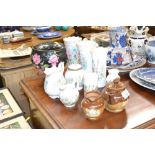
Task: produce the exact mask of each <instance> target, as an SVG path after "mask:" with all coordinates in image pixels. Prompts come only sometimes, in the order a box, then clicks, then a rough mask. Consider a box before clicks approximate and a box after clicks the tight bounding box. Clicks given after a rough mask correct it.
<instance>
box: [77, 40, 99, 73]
mask: <svg viewBox="0 0 155 155" xmlns="http://www.w3.org/2000/svg"><path fill="white" fill-rule="evenodd" d="M77 46H78V49H79V52H80V63H81V65H82V68H83V70H84V71H85V72H92V69H93V68H92V65H93V64H92V52H93V51H94V49H95V48H96V47H97V46H98V45H97V43H96V42H94V41H90V40H82V41H80V42H78V43H77Z"/></svg>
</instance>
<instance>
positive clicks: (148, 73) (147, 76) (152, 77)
mask: <svg viewBox="0 0 155 155" xmlns="http://www.w3.org/2000/svg"><path fill="white" fill-rule="evenodd" d="M135 75H136V76H137V77H138V78H139V79H141V80H144V81H146V82H149V83H152V84H155V68H139V69H138V70H137V71H136V72H135Z"/></svg>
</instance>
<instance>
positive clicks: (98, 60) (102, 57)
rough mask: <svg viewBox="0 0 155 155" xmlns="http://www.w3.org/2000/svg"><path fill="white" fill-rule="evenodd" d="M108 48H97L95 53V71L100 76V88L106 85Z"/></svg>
mask: <svg viewBox="0 0 155 155" xmlns="http://www.w3.org/2000/svg"><path fill="white" fill-rule="evenodd" d="M107 52H108V48H104V47H97V48H95V50H94V51H93V54H92V56H93V71H94V72H95V73H97V75H98V88H102V87H104V86H105V84H106V57H107Z"/></svg>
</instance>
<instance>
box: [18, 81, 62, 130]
mask: <svg viewBox="0 0 155 155" xmlns="http://www.w3.org/2000/svg"><path fill="white" fill-rule="evenodd" d="M26 79H27V78H26ZM26 79H23V80H21V81H20V85H21V87H22V89H23V90H24V92H25V94H26V95H27V97H28V98H31V101H32V102H33V103H34V104H35V103H36V102H39V101H38V100H37V98H36V97H34V95H33V92H32V91H31V90H30V91H27V86H26V85H25V84H24V82H23V81H25V80H26ZM35 106H36V107H37V108H38V110H39V111H40V112H41V113H43V114H44V116H45V118H46V119H47V121H48V122H49V123H50V124H51V125H52V126H53V128H54V129H60V128H62V129H63V128H64V127H63V125H60V123H59V124H58V123H57V122H56V121H55V120H54V119H51V117H50V115H49V114H48V112H47V111H46V110H44V108H43V107H42V106H41V105H40V104H35Z"/></svg>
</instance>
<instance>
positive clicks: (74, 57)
mask: <svg viewBox="0 0 155 155" xmlns="http://www.w3.org/2000/svg"><path fill="white" fill-rule="evenodd" d="M63 40H64V44H65V47H66V54H67V58H68V63H69V64H79V63H80V52H79V50H78V48H77V43H78V42H79V41H81V40H82V38H81V37H75V36H73V37H67V38H64V39H63Z"/></svg>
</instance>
